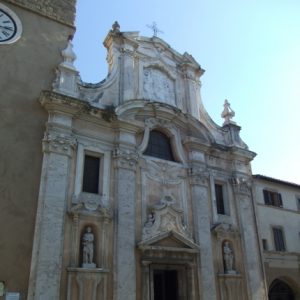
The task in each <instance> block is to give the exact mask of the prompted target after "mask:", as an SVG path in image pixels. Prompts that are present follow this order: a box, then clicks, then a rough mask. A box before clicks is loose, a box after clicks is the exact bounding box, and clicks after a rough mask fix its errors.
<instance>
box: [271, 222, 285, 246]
mask: <svg viewBox="0 0 300 300" xmlns="http://www.w3.org/2000/svg"><path fill="white" fill-rule="evenodd" d="M273 237H274V246H275V250H276V251H285V243H284V236H283V230H282V229H281V228H278V227H274V228H273Z"/></svg>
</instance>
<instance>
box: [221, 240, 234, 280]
mask: <svg viewBox="0 0 300 300" xmlns="http://www.w3.org/2000/svg"><path fill="white" fill-rule="evenodd" d="M233 258H234V256H233V252H232V250H231V248H230V246H229V242H228V241H226V242H225V243H224V246H223V259H224V266H225V273H227V274H235V273H236V272H235V270H234V269H233Z"/></svg>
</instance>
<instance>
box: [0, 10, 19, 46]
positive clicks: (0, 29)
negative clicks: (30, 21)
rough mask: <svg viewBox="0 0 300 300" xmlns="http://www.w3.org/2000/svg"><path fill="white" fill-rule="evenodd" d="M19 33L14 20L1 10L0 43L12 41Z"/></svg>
mask: <svg viewBox="0 0 300 300" xmlns="http://www.w3.org/2000/svg"><path fill="white" fill-rule="evenodd" d="M16 32H17V25H16V22H15V21H14V19H13V18H12V17H11V16H10V15H9V14H8V13H6V12H5V11H4V10H2V9H1V8H0V42H7V41H9V40H12V39H13V38H14V36H15V35H16Z"/></svg>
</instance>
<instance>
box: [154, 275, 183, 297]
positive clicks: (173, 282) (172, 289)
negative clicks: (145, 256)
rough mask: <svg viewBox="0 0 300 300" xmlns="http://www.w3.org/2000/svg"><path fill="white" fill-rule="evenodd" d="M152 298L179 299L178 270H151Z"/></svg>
mask: <svg viewBox="0 0 300 300" xmlns="http://www.w3.org/2000/svg"><path fill="white" fill-rule="evenodd" d="M153 289H154V300H179V299H178V298H179V297H178V271H177V270H153Z"/></svg>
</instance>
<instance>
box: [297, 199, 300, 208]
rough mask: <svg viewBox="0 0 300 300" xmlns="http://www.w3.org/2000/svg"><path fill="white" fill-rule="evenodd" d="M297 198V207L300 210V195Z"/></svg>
mask: <svg viewBox="0 0 300 300" xmlns="http://www.w3.org/2000/svg"><path fill="white" fill-rule="evenodd" d="M296 200H297V208H298V210H300V197H297V198H296Z"/></svg>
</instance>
